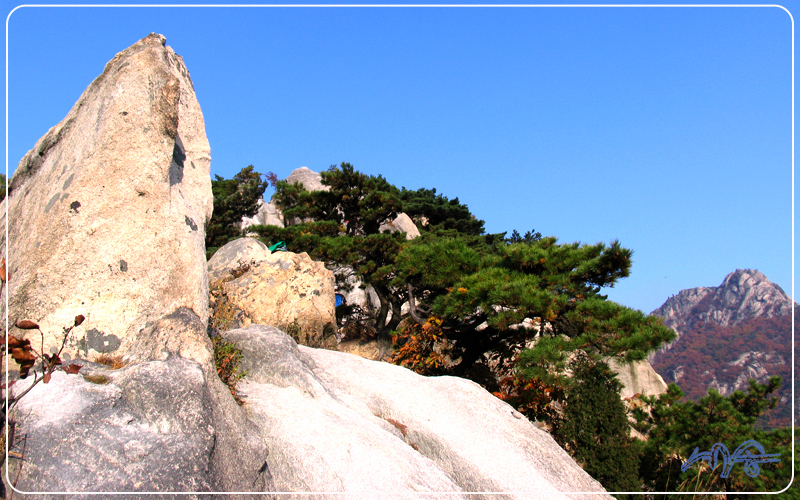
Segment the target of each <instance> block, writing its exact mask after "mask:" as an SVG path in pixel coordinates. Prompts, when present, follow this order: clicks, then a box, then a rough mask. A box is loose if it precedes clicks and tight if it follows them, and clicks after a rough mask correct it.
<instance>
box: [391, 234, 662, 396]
mask: <svg viewBox="0 0 800 500" xmlns="http://www.w3.org/2000/svg"><path fill="white" fill-rule="evenodd" d="M517 236H518V234H517ZM527 236H528V237H527V239H524V238H515V239H520V240H523V241H521V242H519V243H511V242H509V241H507V240H504V239H502V238H501V239H499V240H497V239H495V240H494V242H493V243H489V242H488V241H486V240H485V239H484V240H483V241H481V239H480V238H475V237H469V236H461V237H456V238H440V237H438V236H433V235H432V236H429V237H425V238H419V239H418V240H415V241H413V242H410V243H408V244H406V245H405V246H404V248H403V250H402V251H401V252H400V254H399V256H398V259H397V267H398V270H399V272H400V276H402V277H403V278H404V279H405V280H406V282H407V283H408V284H409V285H410V286H411V289H412V291H413V295H414V298H415V303H416V305H417V308H418V309H420V310H421V311H428V312H430V313H431V314H433V315H435V316H437V317H439V318H441V319H442V320H443V328H444V329H445V330H446V331H449V333H448V335H449V337H450V340H451V341H452V342H453V349H454V355H453V358H461V362H460V363H459V365H460V366H459V367H458V368H456V369H455V373H456V374H462V373H466V371H467V370H469V369H470V368H471V365H472V364H474V363H478V362H482V361H481V360H482V358H483V356H484V354H485V353H495V354H497V355H499V356H500V357H501V358H509V357H512V356H513V355H514V353H515V352H516V351H518V350H519V349H520V348H521V347H522V346H524V345H526V344H527V343H528V342H529V341H531V340H533V339H534V337H536V331H535V330H533V329H525V328H520V327H518V326H517V325H519V324H521V323H522V322H523V320H524V319H525V318H529V319H533V320H535V322H536V323H537V324H538V328H539V330H540V331H541V338H540V339H539V340H538V341H537V342H536V344H535V346H534V347H533V349H529V350H526V351H525V352H523V353H522V355H521V356H520V360H521V362H522V365H521V366H522V368H523V370H524V372H525V375H526V378H528V379H534V378H540V379H542V381H543V382H545V383H547V384H552V383H554V382H559V381H561V382H562V383H563V380H564V379H563V377H561V378H559V376H558V374H560V373H563V371H564V368H565V360H566V355H567V354H568V353H570V352H575V351H577V350H581V351H584V352H586V353H587V354H588V355H589V356H590V357H591V358H592V359H594V360H599V359H600V358H608V357H618V358H621V359H623V360H626V361H632V360H641V359H644V358H645V357H646V356H647V354H648V353H649V352H651V351H653V350H654V349H656V348H658V347H659V346H660V345H661V344H663V343H664V342H666V341H669V340H671V339H672V338H674V333H673V332H672V331H671V330H669V329H668V328H666V327H664V326H663V325H662V324H661V322H660V320H658V319H657V318H653V317H646V316H645V315H643V314H642V313H640V312H638V311H634V310H631V309H628V308H625V307H623V306H620V305H619V304H616V303H613V302H609V301H607V300H606V297H605V296H603V295H600V293H599V292H600V290H601V288H602V287H604V286H613V285H614V284H615V283H616V282H617V280H619V279H620V278H624V277H626V276H628V273H629V270H630V256H631V253H632V252H631V251H630V250H628V249H625V248H622V247H621V246H620V244H619V243H618V242H616V241H615V242H612V244H611V245H608V246H607V245H605V244H603V243H598V244H595V245H581V244H579V243H571V244H558V243H557V240H556V238H553V237H548V238H540V237H538V236H536V235H535V233H531V232H529V233H528V235H527ZM412 309H413V308H412ZM479 326H482V327H481V328H478V327H479ZM482 383H484V382H482ZM485 383H486V384H488V383H489V382H488V381H485Z"/></svg>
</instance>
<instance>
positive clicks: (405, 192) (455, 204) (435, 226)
mask: <svg viewBox="0 0 800 500" xmlns="http://www.w3.org/2000/svg"><path fill="white" fill-rule="evenodd" d="M400 200H401V201H402V202H403V211H404V212H405V213H406V215H408V216H409V217H411V219H412V220H414V222H415V223H416V224H417V227H418V228H419V230H420V231H423V232H437V231H447V230H455V231H457V232H458V233H461V234H469V235H479V234H483V231H484V229H483V224H484V221H482V220H478V219H476V218H475V216H474V215H472V213H470V211H469V208H467V206H466V205H463V204H461V203H459V201H458V198H454V199H452V200H448V199H447V197H446V196H444V195H442V194H436V188H433V189H426V188H420V189H417V190H416V191H412V190H409V189H406V188H403V189H402V191H401V193H400Z"/></svg>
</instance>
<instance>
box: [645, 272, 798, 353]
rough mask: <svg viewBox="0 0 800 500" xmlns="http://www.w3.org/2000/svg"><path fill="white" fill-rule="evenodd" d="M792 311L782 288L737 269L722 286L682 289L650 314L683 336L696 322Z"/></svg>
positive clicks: (726, 321)
mask: <svg viewBox="0 0 800 500" xmlns="http://www.w3.org/2000/svg"><path fill="white" fill-rule="evenodd" d="M791 312H792V299H791V297H789V296H788V295H786V293H785V292H784V291H783V289H781V287H779V286H778V285H776V284H774V283H771V282H770V281H769V280H768V279H767V277H766V276H764V275H763V274H762V273H760V272H758V271H755V270H751V269H737V270H736V271H734V272H732V273H731V274H729V275H727V276H726V277H725V279H724V280H723V282H722V284H721V285H720V286H718V287H698V288H691V289H687V290H681V291H680V292H679V293H678V295H675V296H673V297H670V298H669V299H668V300H667V301H666V302H664V304H663V305H662V306H661V307H659V308H658V309H656V310H655V311H653V312H652V313H650V314H652V315H654V316H658V317H659V318H663V320H664V324H665V325H666V326H668V327H670V328H672V329H673V330H675V332H676V333H677V334H678V338H680V335H681V333H682V331H681V330H683V329H685V328H688V327H691V326H693V325H694V324H696V323H705V322H708V323H713V324H715V325H719V326H731V325H735V324H737V323H740V322H742V321H746V320H749V319H753V318H758V317H766V318H773V317H776V316H783V315H784V314H790V313H791ZM677 340H678V339H677V338H676V339H675V341H677Z"/></svg>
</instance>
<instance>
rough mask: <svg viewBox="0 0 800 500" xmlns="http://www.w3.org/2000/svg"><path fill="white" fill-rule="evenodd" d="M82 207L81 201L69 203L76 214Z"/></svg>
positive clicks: (70, 208)
mask: <svg viewBox="0 0 800 500" xmlns="http://www.w3.org/2000/svg"><path fill="white" fill-rule="evenodd" d="M79 208H81V202H79V201H73V202H72V203H70V204H69V210H70V211H74V212H75V213H76V214H77V213H78V209H79Z"/></svg>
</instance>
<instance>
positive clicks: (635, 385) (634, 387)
mask: <svg viewBox="0 0 800 500" xmlns="http://www.w3.org/2000/svg"><path fill="white" fill-rule="evenodd" d="M608 366H609V367H610V368H611V369H612V370H613V371H614V372H616V374H617V379H618V380H619V381H620V382H621V383H622V390H620V391H619V396H620V398H622V399H628V398H631V397H633V396H636V395H641V396H657V395H659V394H664V393H665V392H667V384H666V382H664V379H663V378H661V375H659V374H658V373H656V371H655V370H654V369H653V367H652V366H651V365H650V363H649V362H647V360H642V361H636V362H634V363H622V362H619V361H616V360H615V359H613V358H612V359H610V360H609V361H608Z"/></svg>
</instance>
